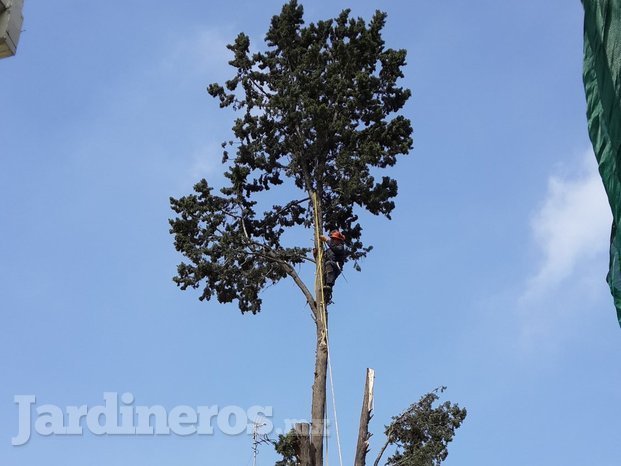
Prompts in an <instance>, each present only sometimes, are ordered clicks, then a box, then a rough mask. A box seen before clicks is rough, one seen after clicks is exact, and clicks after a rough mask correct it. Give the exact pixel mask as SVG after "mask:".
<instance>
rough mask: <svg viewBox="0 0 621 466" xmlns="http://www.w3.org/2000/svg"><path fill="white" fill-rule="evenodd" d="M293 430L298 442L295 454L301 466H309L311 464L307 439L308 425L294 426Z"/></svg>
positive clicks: (308, 438) (308, 439)
mask: <svg viewBox="0 0 621 466" xmlns="http://www.w3.org/2000/svg"><path fill="white" fill-rule="evenodd" d="M293 428H294V429H295V433H296V435H297V437H298V440H299V443H298V451H296V454H297V456H298V458H299V459H300V464H301V465H302V466H306V465H309V464H311V455H310V437H309V430H310V425H309V424H307V423H302V424H296V425H295V426H293Z"/></svg>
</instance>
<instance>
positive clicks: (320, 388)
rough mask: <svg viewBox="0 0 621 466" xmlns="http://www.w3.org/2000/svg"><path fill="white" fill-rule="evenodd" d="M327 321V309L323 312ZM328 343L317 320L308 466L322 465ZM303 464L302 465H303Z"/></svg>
mask: <svg viewBox="0 0 621 466" xmlns="http://www.w3.org/2000/svg"><path fill="white" fill-rule="evenodd" d="M325 317H326V321H327V311H326V314H325ZM327 367H328V345H327V341H326V335H325V332H324V329H323V323H322V322H320V321H319V320H318V321H317V352H316V354H315V381H314V383H313V396H312V405H311V423H312V429H311V458H312V463H311V464H310V466H323V441H324V417H325V414H326V374H327ZM303 466H304V465H303Z"/></svg>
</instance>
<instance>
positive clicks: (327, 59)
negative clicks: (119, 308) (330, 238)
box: [170, 0, 412, 313]
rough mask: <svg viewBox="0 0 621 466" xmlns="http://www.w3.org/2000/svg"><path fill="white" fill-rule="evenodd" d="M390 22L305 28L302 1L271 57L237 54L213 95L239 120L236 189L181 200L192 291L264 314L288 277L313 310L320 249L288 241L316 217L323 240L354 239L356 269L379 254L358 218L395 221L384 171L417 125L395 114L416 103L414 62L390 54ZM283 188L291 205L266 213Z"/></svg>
mask: <svg viewBox="0 0 621 466" xmlns="http://www.w3.org/2000/svg"><path fill="white" fill-rule="evenodd" d="M385 20H386V14H385V13H382V12H379V11H377V12H376V13H375V14H374V15H373V17H372V19H371V20H370V21H369V22H368V23H367V22H365V21H364V20H363V19H361V18H357V19H355V18H352V17H350V11H349V10H344V11H343V12H342V13H341V14H340V15H338V17H336V18H335V19H330V20H326V21H318V22H316V23H310V24H308V25H305V22H304V19H303V8H302V6H301V5H299V4H298V3H297V1H296V0H291V1H290V2H289V3H287V4H285V5H284V6H283V8H282V11H281V12H280V14H279V15H276V16H274V17H273V18H272V20H271V24H270V27H269V30H268V32H267V34H266V36H265V50H263V51H257V52H251V46H250V39H249V37H248V36H247V35H246V34H243V33H241V34H239V35H238V36H237V38H236V39H235V41H234V43H233V44H230V45H228V48H229V49H230V50H231V52H232V53H233V59H232V60H231V61H230V62H229V64H230V65H231V66H232V67H233V68H234V71H235V72H234V75H233V76H232V77H231V79H229V80H227V81H226V82H225V83H224V84H217V83H214V84H211V85H210V86H209V87H208V91H209V94H211V95H212V96H213V97H215V98H216V99H218V101H219V104H220V107H231V108H232V109H234V110H236V111H237V114H238V116H237V118H236V119H235V121H234V124H233V127H232V132H233V136H234V138H233V139H231V140H229V141H228V142H225V143H223V149H224V150H223V158H222V162H223V163H224V164H225V166H226V167H227V168H226V174H225V176H226V178H227V179H228V181H227V183H228V185H227V186H226V187H224V188H222V189H221V190H220V192H219V193H218V194H216V193H215V192H214V190H213V187H211V186H210V185H209V184H208V182H207V181H206V180H204V179H203V180H201V181H199V182H198V183H197V184H196V185H195V186H194V191H195V192H194V193H192V194H190V195H187V196H184V197H181V198H180V199H174V198H171V206H172V208H173V210H174V211H175V213H176V214H177V217H176V218H175V219H172V220H171V221H170V223H171V233H173V234H174V236H175V246H176V248H177V250H178V251H180V252H181V253H182V254H184V255H185V257H186V258H187V259H188V260H189V261H188V262H183V263H181V264H180V265H179V266H178V269H177V275H176V277H175V278H174V280H175V282H176V283H177V285H178V286H180V287H181V289H184V290H185V289H187V288H188V287H191V288H201V287H202V294H201V296H200V299H201V300H204V299H206V300H209V299H211V298H213V297H214V296H215V297H216V298H217V300H218V301H219V302H222V303H227V302H232V301H235V300H236V301H237V302H238V303H239V308H240V309H241V311H242V312H252V313H256V312H259V311H260V310H261V305H262V301H261V298H260V292H261V290H262V289H263V288H264V287H265V286H267V285H269V284H272V283H276V282H278V281H280V280H281V279H283V278H285V277H287V276H289V277H291V278H293V280H294V281H295V283H296V284H297V285H298V286H299V287H300V289H301V290H302V292H303V293H304V295H305V296H306V299H307V301H308V303H309V305H311V306H312V305H313V297H312V294H311V293H310V291H309V290H308V289H307V288H306V286H305V285H304V283H303V281H302V280H301V279H300V277H299V276H298V274H297V272H296V267H297V266H298V265H299V264H301V263H303V262H305V261H311V262H312V261H313V257H312V255H311V254H310V251H311V248H309V247H304V246H303V245H300V244H290V243H289V242H287V241H285V239H284V234H285V232H286V231H288V230H289V229H291V228H302V227H305V228H311V227H313V226H314V223H315V222H314V211H315V210H316V211H317V213H318V214H319V215H318V218H319V223H320V225H317V226H318V227H319V228H320V230H321V231H323V228H325V229H337V228H338V229H340V230H341V231H342V232H343V233H344V234H345V235H346V236H347V239H348V248H347V251H348V252H347V254H348V259H350V260H354V262H355V263H356V265H357V262H356V261H357V260H358V259H361V258H363V257H365V256H366V254H367V253H368V252H369V251H370V249H371V246H370V245H369V244H366V242H363V237H362V225H361V223H360V222H359V213H360V212H361V211H364V210H366V211H368V212H370V213H372V214H375V215H384V216H386V217H388V218H390V214H391V212H392V211H393V209H394V207H395V204H394V202H393V199H394V197H395V196H396V195H397V182H396V180H394V179H392V178H390V177H388V176H381V177H378V174H377V172H379V171H380V169H383V168H386V167H389V166H393V165H394V164H395V163H396V161H397V157H398V156H399V155H403V154H407V153H408V152H409V150H410V149H411V146H412V138H411V133H412V127H411V124H410V121H409V120H408V119H407V118H405V117H403V116H401V115H396V113H397V112H398V111H399V110H400V109H402V107H403V106H404V104H405V103H406V101H407V100H408V98H409V97H410V91H409V90H408V89H405V88H402V87H400V86H399V85H398V83H397V82H398V80H399V79H400V78H402V77H403V73H402V68H403V67H404V66H405V64H406V61H405V60H406V51H405V50H394V49H391V48H386V47H385V44H384V40H383V38H382V29H383V27H384V25H385ZM276 188H277V190H278V193H279V194H278V199H282V201H280V202H278V203H277V204H275V205H273V206H271V208H270V207H268V206H265V205H264V204H265V199H266V198H272V199H273V198H274V196H265V193H266V192H267V191H270V190H276ZM295 191H297V192H298V195H295V194H292V193H295ZM314 193H316V196H317V199H318V200H319V202H318V205H314V204H313V202H312V199H313V194H314ZM270 194H271V193H270ZM262 201H263V202H262Z"/></svg>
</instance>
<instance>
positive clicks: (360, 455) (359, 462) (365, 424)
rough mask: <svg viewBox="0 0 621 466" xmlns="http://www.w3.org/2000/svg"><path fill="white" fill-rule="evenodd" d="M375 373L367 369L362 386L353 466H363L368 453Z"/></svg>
mask: <svg viewBox="0 0 621 466" xmlns="http://www.w3.org/2000/svg"><path fill="white" fill-rule="evenodd" d="M374 382H375V371H374V370H373V369H367V378H366V381H365V384H364V395H363V397H362V412H361V413H360V427H359V428H358V444H357V445H356V457H355V461H354V466H365V464H366V457H367V452H368V451H369V438H371V434H369V421H370V420H371V417H373V383H374Z"/></svg>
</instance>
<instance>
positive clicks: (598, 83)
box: [582, 0, 621, 325]
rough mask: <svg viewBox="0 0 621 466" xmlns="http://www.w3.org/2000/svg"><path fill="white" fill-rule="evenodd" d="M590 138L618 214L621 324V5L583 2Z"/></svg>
mask: <svg viewBox="0 0 621 466" xmlns="http://www.w3.org/2000/svg"><path fill="white" fill-rule="evenodd" d="M582 4H583V6H584V75H583V79H584V89H585V92H586V99H587V118H588V122H589V136H590V137H591V142H592V143H593V150H594V151H595V157H596V158H597V163H598V165H599V173H600V175H601V177H602V181H603V182H604V188H605V189H606V194H607V195H608V201H609V203H610V207H611V209H612V216H613V222H612V232H611V237H610V269H609V271H608V277H607V281H608V284H609V285H610V291H611V293H612V296H613V298H614V303H615V307H616V308H617V318H618V319H619V325H621V257H620V253H621V0H582Z"/></svg>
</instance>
